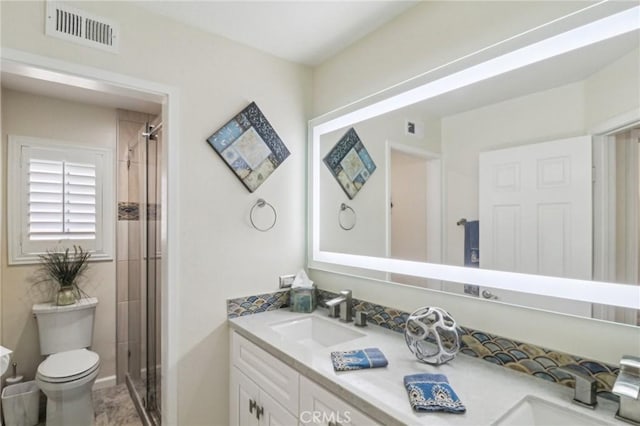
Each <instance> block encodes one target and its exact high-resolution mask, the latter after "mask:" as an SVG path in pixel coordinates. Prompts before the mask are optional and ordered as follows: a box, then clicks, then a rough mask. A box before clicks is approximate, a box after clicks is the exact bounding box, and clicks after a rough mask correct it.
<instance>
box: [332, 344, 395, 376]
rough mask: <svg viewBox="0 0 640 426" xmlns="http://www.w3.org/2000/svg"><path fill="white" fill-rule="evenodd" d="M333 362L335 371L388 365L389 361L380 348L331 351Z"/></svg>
mask: <svg viewBox="0 0 640 426" xmlns="http://www.w3.org/2000/svg"><path fill="white" fill-rule="evenodd" d="M331 362H333V369H334V370H335V371H349V370H362V369H363V368H377V367H386V366H387V364H388V363H389V362H388V361H387V358H385V356H384V354H383V353H382V351H381V350H380V349H378V348H367V349H359V350H356V351H342V352H331Z"/></svg>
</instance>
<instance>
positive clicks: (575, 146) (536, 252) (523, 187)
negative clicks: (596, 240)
mask: <svg viewBox="0 0 640 426" xmlns="http://www.w3.org/2000/svg"><path fill="white" fill-rule="evenodd" d="M591 151H592V145H591V137H590V136H582V137H575V138H569V139H561V140H554V141H548V142H542V143H536V144H529V145H523V146H519V147H515V148H507V149H501V150H496V151H488V152H483V153H482V154H480V164H479V166H480V170H479V171H480V176H479V189H480V210H479V211H480V267H481V268H487V269H497V270H503V271H510V272H523V273H528V274H541V275H552V276H560V277H566V278H578V279H587V280H590V279H591V275H592V264H591V261H592V256H591V252H592V249H591V246H592V236H591V235H592V161H591V156H592V154H591ZM491 292H492V294H493V295H494V296H495V297H498V298H499V299H500V300H502V301H505V302H509V303H517V304H524V305H527V306H537V307H540V308H543V309H551V306H553V305H554V303H556V301H554V300H551V298H546V297H538V300H536V301H533V300H530V299H531V295H529V294H527V293H519V292H504V291H500V290H491ZM547 299H548V300H547ZM558 302H559V303H561V304H562V306H563V308H564V311H565V312H567V313H572V314H576V315H587V316H589V315H590V314H591V304H590V303H584V302H577V301H570V302H569V301H558Z"/></svg>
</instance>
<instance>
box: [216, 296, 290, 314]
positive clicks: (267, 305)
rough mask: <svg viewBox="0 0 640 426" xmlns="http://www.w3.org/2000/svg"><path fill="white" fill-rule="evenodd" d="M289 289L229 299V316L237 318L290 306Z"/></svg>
mask: <svg viewBox="0 0 640 426" xmlns="http://www.w3.org/2000/svg"><path fill="white" fill-rule="evenodd" d="M288 303H289V290H284V291H278V292H276V293H267V294H258V295H257V296H248V297H238V298H236V299H229V300H227V317H228V318H236V317H239V316H243V315H252V314H257V313H259V312H266V311H273V310H276V309H280V308H283V307H285V306H288Z"/></svg>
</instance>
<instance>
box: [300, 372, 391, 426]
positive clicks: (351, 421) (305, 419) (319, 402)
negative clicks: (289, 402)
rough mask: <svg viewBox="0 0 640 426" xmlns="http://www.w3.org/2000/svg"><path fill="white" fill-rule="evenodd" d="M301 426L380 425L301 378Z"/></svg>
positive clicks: (316, 385)
mask: <svg viewBox="0 0 640 426" xmlns="http://www.w3.org/2000/svg"><path fill="white" fill-rule="evenodd" d="M298 417H299V419H300V423H299V425H300V426H303V425H314V426H315V425H328V424H329V422H332V424H339V425H341V426H374V425H379V424H380V423H378V422H376V421H375V420H373V419H372V418H371V417H369V416H367V415H366V414H364V413H363V412H362V411H360V410H358V409H356V408H354V407H352V406H351V405H350V404H348V403H347V402H346V401H343V400H342V399H340V398H338V397H337V396H335V395H334V394H332V393H331V392H329V391H328V390H326V389H325V388H323V387H321V386H320V385H318V384H316V383H315V382H312V381H311V380H309V379H307V378H306V377H304V376H301V377H300V415H299V416H298Z"/></svg>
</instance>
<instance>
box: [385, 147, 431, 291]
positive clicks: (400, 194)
mask: <svg viewBox="0 0 640 426" xmlns="http://www.w3.org/2000/svg"><path fill="white" fill-rule="evenodd" d="M387 154H388V155H387V158H388V171H387V185H388V195H389V196H388V197H387V199H388V206H387V211H388V215H387V218H388V234H387V256H388V257H390V258H395V259H405V260H413V261H418V262H434V263H439V262H440V261H441V251H442V242H441V241H442V239H441V229H442V227H441V209H442V204H441V175H440V174H441V166H440V158H439V157H438V155H436V154H432V153H429V152H427V151H424V150H420V149H417V148H413V147H411V146H408V145H401V144H395V143H389V144H388V149H387ZM390 279H391V280H392V281H395V282H400V283H403V284H409V285H416V286H420V287H428V288H436V289H440V283H439V281H435V280H427V279H425V278H420V277H412V276H406V275H400V274H391V275H390Z"/></svg>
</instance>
